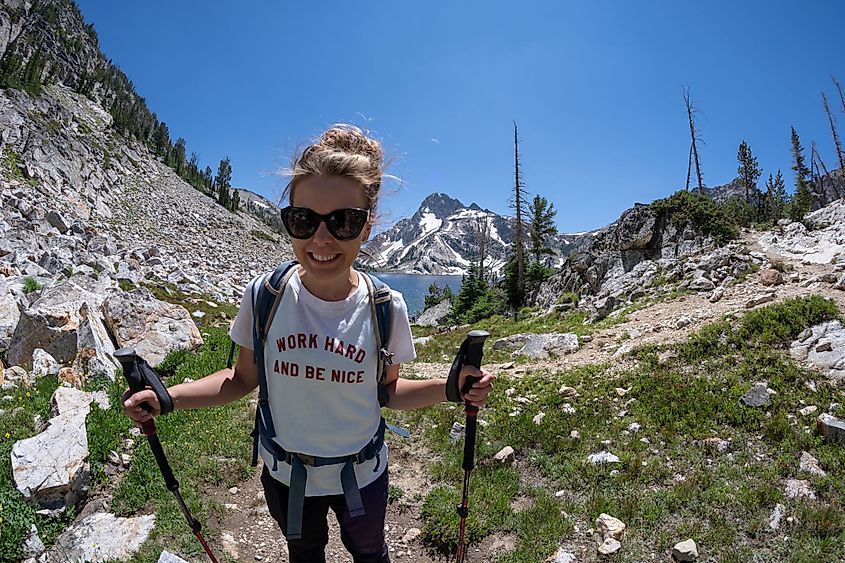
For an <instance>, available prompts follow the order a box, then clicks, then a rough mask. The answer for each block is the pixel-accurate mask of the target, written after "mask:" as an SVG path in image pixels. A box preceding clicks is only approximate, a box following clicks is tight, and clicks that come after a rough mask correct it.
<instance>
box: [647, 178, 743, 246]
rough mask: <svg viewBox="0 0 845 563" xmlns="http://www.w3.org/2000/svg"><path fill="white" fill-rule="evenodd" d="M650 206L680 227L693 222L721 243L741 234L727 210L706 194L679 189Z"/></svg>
mask: <svg viewBox="0 0 845 563" xmlns="http://www.w3.org/2000/svg"><path fill="white" fill-rule="evenodd" d="M650 207H651V208H652V209H653V210H654V211H655V212H656V213H658V214H660V215H664V216H666V217H668V218H669V220H670V221H672V223H673V224H674V225H675V226H676V227H677V228H678V229H683V228H684V227H685V226H686V225H687V224H690V223H691V224H693V225H694V226H696V227H697V228H698V229H700V230H701V232H702V233H704V234H705V235H710V236H712V237H713V238H714V239H715V240H716V241H718V242H719V243H725V242H727V241H729V240H733V239H735V238H737V236H739V231H738V230H737V228H736V225H735V224H734V223H733V222H732V221H731V219H730V217H729V215H728V214H727V213H726V212H725V210H724V209H723V208H721V207H720V206H719V205H718V204H717V203H716V202H715V201H713V200H712V199H710V198H709V197H707V196H704V195H700V194H697V193H693V192H685V191H679V192H675V193H674V194H672V195H671V196H669V197H668V198H664V199H658V200H657V201H655V202H653V203H651V204H650Z"/></svg>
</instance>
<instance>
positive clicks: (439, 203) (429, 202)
mask: <svg viewBox="0 0 845 563" xmlns="http://www.w3.org/2000/svg"><path fill="white" fill-rule="evenodd" d="M464 207H466V206H465V205H464V204H463V203H461V202H460V201H458V200H457V199H455V198H452V197H449V196H448V195H446V194H444V193H442V192H437V193H433V194H431V195H429V196H428V197H426V198H425V199H424V200H423V202H422V203H421V204H420V211H422V212H426V211H427V212H429V213H434V215H435V217H441V218H442V217H446V216H448V215H451V214H452V213H454V212H455V211H457V210H458V209H463V208H464Z"/></svg>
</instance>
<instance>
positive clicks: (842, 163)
mask: <svg viewBox="0 0 845 563" xmlns="http://www.w3.org/2000/svg"><path fill="white" fill-rule="evenodd" d="M822 102H823V103H824V112H825V113H826V114H827V121H828V123H830V133H831V135H833V144H834V146H836V156H837V158H838V159H839V168H845V155H843V154H842V143H841V141H840V140H839V133H838V132H837V131H836V118H834V117H833V114H832V113H830V106H829V105H828V104H827V96H825V94H824V92H822Z"/></svg>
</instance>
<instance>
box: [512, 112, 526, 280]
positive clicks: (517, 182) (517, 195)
mask: <svg viewBox="0 0 845 563" xmlns="http://www.w3.org/2000/svg"><path fill="white" fill-rule="evenodd" d="M513 163H514V164H513V165H514V188H513V197H514V207H515V208H516V232H515V236H514V240H515V242H516V287H517V290H518V292H519V295H520V296H522V295H524V294H525V243H524V237H523V233H522V206H523V201H524V197H523V190H524V189H525V182H524V181H523V179H522V171H521V170H520V169H519V132H518V129H517V125H516V121H514V122H513Z"/></svg>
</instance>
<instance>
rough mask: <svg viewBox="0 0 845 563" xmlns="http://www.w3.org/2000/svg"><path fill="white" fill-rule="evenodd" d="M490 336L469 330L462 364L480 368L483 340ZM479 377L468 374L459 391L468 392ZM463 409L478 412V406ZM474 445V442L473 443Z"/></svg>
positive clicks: (471, 413) (471, 412) (469, 413)
mask: <svg viewBox="0 0 845 563" xmlns="http://www.w3.org/2000/svg"><path fill="white" fill-rule="evenodd" d="M489 336H490V333H489V332H487V331H486V330H471V331H470V332H469V334H467V337H466V344H467V348H466V358H465V359H464V364H466V365H469V366H473V367H476V368H481V359H482V357H483V356H484V341H485V340H487V337H489ZM478 379H479V378H477V377H473V376H469V377H467V379H466V382H465V383H464V387H463V389H461V393H462V394H464V395H466V394H467V393H469V391H470V389H472V386H473V384H474V383H475V382H476V381H478ZM464 410H465V411H466V414H468V415H470V416H473V415H475V414H477V413H478V407H476V406H473V405H469V404H466V405H465V408H464ZM473 445H474V444H473Z"/></svg>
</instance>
